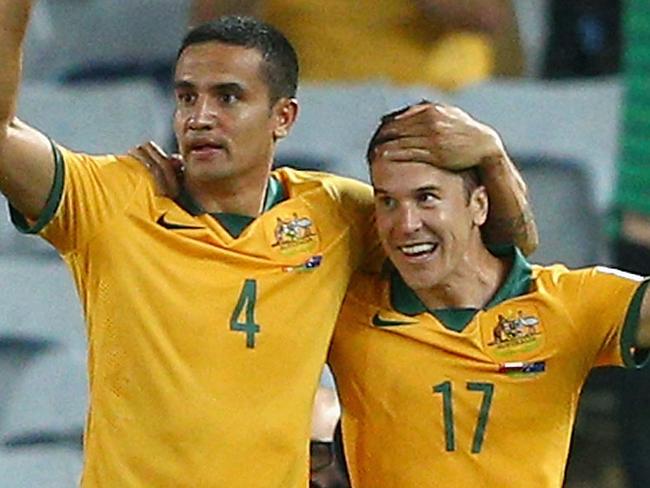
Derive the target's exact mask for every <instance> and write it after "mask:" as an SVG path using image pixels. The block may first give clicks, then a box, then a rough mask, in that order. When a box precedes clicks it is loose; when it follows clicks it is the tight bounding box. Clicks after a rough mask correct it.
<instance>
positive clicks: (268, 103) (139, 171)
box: [0, 0, 535, 488]
mask: <svg viewBox="0 0 650 488" xmlns="http://www.w3.org/2000/svg"><path fill="white" fill-rule="evenodd" d="M31 7H32V1H29V0H0V26H1V27H2V28H1V29H0V63H1V64H2V67H3V69H2V71H1V72H0V120H1V121H2V132H1V136H0V190H1V191H2V192H3V193H4V194H5V195H6V196H7V198H8V199H9V201H10V203H11V206H12V207H11V210H12V218H13V220H14V223H15V224H16V225H17V226H18V227H19V228H20V229H21V230H22V231H24V232H28V233H38V234H40V235H41V236H42V237H43V238H45V239H47V240H48V241H49V242H51V243H52V244H53V245H54V246H55V247H56V248H57V249H58V251H59V252H60V253H61V255H62V256H63V258H64V260H65V261H66V263H67V264H68V266H69V267H70V269H71V271H72V274H73V275H74V280H75V283H76V286H77V289H78V292H79V295H80V299H81V300H82V302H83V306H84V310H85V314H86V320H87V332H88V344H89V355H88V371H89V376H90V407H89V408H90V410H89V415H88V420H87V425H86V432H85V441H84V446H85V463H84V473H83V478H82V486H84V487H97V486H111V487H125V488H126V487H147V488H150V487H162V486H170V487H171V486H173V487H181V486H191V487H201V488H210V487H215V488H216V487H219V488H221V487H233V488H234V487H242V488H255V487H282V488H299V487H300V488H304V487H305V486H306V485H307V483H308V477H309V464H308V461H307V456H308V449H309V447H308V446H309V430H310V423H311V406H312V400H313V397H314V392H315V390H316V387H317V384H318V378H319V375H320V371H321V368H322V365H323V362H324V359H325V356H326V353H327V349H328V345H329V340H330V336H331V332H332V328H333V326H334V323H335V320H336V316H337V314H338V311H339V308H340V304H341V302H342V299H343V296H344V293H345V290H346V288H347V285H348V281H349V277H350V276H351V274H352V272H353V271H354V270H356V269H358V268H359V267H360V266H361V263H362V260H363V259H365V258H367V257H368V255H371V254H372V252H371V251H372V249H371V247H372V245H373V242H374V241H375V238H374V237H373V235H374V234H373V229H372V195H371V189H370V188H369V187H367V186H366V185H363V184H361V183H358V182H354V181H351V180H346V179H343V178H339V177H335V176H328V175H314V174H310V173H301V172H298V171H293V170H290V169H283V170H278V171H276V172H273V173H271V163H272V160H273V154H274V149H275V144H276V143H277V141H278V140H280V139H282V138H283V137H284V136H285V135H286V134H287V133H288V131H289V130H290V128H291V126H292V124H293V122H294V120H295V117H296V113H297V109H298V106H297V103H296V101H295V98H294V96H295V91H296V83H297V72H298V65H297V60H296V56H295V52H294V50H293V48H292V47H291V45H290V44H289V43H288V42H287V41H286V39H285V38H284V36H282V35H281V34H280V33H279V32H277V31H276V30H275V29H273V28H271V27H270V26H267V25H265V24H261V23H258V22H256V21H254V20H252V19H242V18H227V19H224V20H222V21H220V22H216V23H213V24H209V25H203V26H199V27H197V28H196V29H194V30H192V31H191V32H190V33H189V34H188V35H187V37H186V38H185V40H184V42H183V44H182V46H181V49H180V54H179V58H178V61H177V66H176V72H175V86H176V88H175V90H176V100H177V107H176V111H175V117H174V128H175V133H176V137H177V139H178V143H179V147H180V151H181V154H182V156H183V158H184V165H185V167H184V179H183V185H182V188H181V191H180V194H179V196H178V198H176V199H174V200H172V199H170V198H166V197H163V196H160V195H158V194H157V193H156V188H155V182H154V180H153V179H152V178H151V177H150V175H149V172H148V171H147V169H146V168H145V167H144V166H143V165H142V164H141V163H140V162H139V161H138V160H136V159H135V158H133V157H129V156H111V155H108V156H88V155H85V154H80V153H76V152H72V151H70V150H68V149H66V148H64V147H62V146H60V145H58V144H56V143H55V142H53V141H51V140H49V139H48V138H47V137H46V136H45V135H43V134H41V133H40V132H38V131H37V130H36V129H34V128H32V127H30V126H29V125H27V124H25V123H23V122H21V121H19V120H18V119H17V118H16V116H15V106H16V100H17V94H18V86H19V81H20V57H21V46H22V42H23V38H24V34H25V30H26V26H27V23H28V18H29V14H30V11H31ZM116 103H119V101H116ZM98 130H99V129H98ZM478 162H480V161H477V163H478ZM492 163H494V164H492ZM492 163H491V164H490V165H489V166H486V168H485V171H486V173H489V174H491V175H492V176H488V178H490V179H491V180H492V181H493V182H494V183H495V184H494V186H493V189H494V190H495V191H496V193H497V194H501V193H503V194H504V195H506V196H505V199H504V203H505V207H508V211H507V212H504V213H503V214H501V216H500V217H499V216H498V215H497V219H496V220H495V221H496V222H497V223H500V222H506V224H507V222H508V221H509V220H512V219H514V221H515V222H520V220H517V219H516V217H517V216H518V215H528V210H527V207H526V206H525V204H526V200H525V193H524V191H523V188H522V187H520V186H519V185H518V184H517V182H518V177H517V175H516V173H514V172H513V171H514V169H513V168H512V166H511V164H510V162H509V161H508V160H507V159H505V157H504V158H502V159H501V160H499V161H496V162H494V161H493V162H492ZM513 205H514V206H513ZM499 218H501V219H504V218H505V219H506V220H505V221H503V220H499ZM525 220H526V223H525V225H522V226H520V225H516V226H515V227H508V225H505V226H500V228H501V231H505V232H504V233H503V235H505V237H506V238H514V239H515V240H516V241H518V242H519V241H523V242H528V244H530V243H531V239H530V238H531V236H532V241H533V245H534V239H535V236H534V233H530V232H528V230H529V229H531V226H532V224H531V222H530V220H529V219H525ZM503 235H502V237H503Z"/></svg>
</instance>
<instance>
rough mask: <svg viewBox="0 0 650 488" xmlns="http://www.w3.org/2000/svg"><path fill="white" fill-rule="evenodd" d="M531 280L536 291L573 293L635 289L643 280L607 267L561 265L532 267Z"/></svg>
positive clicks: (637, 276)
mask: <svg viewBox="0 0 650 488" xmlns="http://www.w3.org/2000/svg"><path fill="white" fill-rule="evenodd" d="M533 279H534V280H535V282H536V283H537V288H538V289H539V288H544V289H547V290H551V289H558V290H559V289H571V290H573V291H577V290H578V289H580V288H589V289H590V290H591V291H596V290H597V289H608V288H612V287H614V288H615V287H623V288H636V287H637V286H638V285H639V284H640V283H641V282H642V281H643V280H644V278H643V277H642V276H639V275H636V274H633V273H627V272H625V271H621V270H619V269H615V268H610V267H607V266H591V267H586V268H580V269H570V268H567V267H566V266H564V265H563V264H554V265H551V266H538V265H533Z"/></svg>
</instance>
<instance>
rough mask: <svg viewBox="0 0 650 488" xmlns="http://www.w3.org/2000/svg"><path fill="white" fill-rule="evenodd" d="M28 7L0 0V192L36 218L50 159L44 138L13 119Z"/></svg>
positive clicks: (17, 0)
mask: <svg viewBox="0 0 650 488" xmlns="http://www.w3.org/2000/svg"><path fill="white" fill-rule="evenodd" d="M31 9H32V1H31V0H0V66H2V69H1V70H0V191H2V193H4V194H5V196H6V197H7V198H8V199H9V201H10V202H11V203H12V205H13V206H14V207H16V208H17V209H18V210H19V211H20V212H21V213H22V214H23V215H25V216H26V217H28V218H31V219H36V218H37V217H38V215H39V214H40V212H41V211H42V210H43V208H44V207H45V203H46V201H47V197H48V195H49V193H50V189H51V187H52V182H53V181H54V158H53V155H52V149H51V146H50V143H49V141H48V139H47V138H46V137H45V136H44V135H43V134H41V133H40V132H38V131H37V130H35V129H33V128H31V127H29V126H28V125H27V124H24V123H23V122H21V121H19V120H18V119H17V118H16V104H17V99H18V87H19V85H20V76H21V57H22V44H23V40H24V38H25V31H26V29H27V23H28V19H29V15H30V12H31Z"/></svg>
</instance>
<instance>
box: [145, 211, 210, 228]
mask: <svg viewBox="0 0 650 488" xmlns="http://www.w3.org/2000/svg"><path fill="white" fill-rule="evenodd" d="M165 215H167V214H162V215H161V216H160V217H158V220H156V224H158V225H159V226H161V227H164V228H165V229H169V230H183V229H185V230H197V229H203V227H201V226H195V225H183V224H174V223H173V222H168V221H167V220H165Z"/></svg>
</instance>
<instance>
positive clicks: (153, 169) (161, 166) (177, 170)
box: [129, 141, 183, 198]
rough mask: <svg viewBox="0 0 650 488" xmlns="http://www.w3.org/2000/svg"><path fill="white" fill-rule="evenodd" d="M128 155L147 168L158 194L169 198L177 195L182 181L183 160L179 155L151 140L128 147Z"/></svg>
mask: <svg viewBox="0 0 650 488" xmlns="http://www.w3.org/2000/svg"><path fill="white" fill-rule="evenodd" d="M129 155H131V156H133V157H134V158H136V159H137V160H138V161H140V162H141V163H142V165H143V166H145V167H146V168H147V169H148V170H149V172H150V173H151V175H152V176H153V177H154V179H155V180H156V187H157V189H158V193H159V194H160V195H162V196H166V197H169V198H176V197H177V196H178V194H179V193H180V189H181V185H182V183H183V160H182V159H181V157H180V155H178V154H171V155H169V154H167V153H166V152H165V151H164V150H163V149H162V148H160V146H158V145H157V144H156V143H155V142H152V141H149V142H145V143H144V144H140V145H138V146H136V147H134V148H132V149H129Z"/></svg>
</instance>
